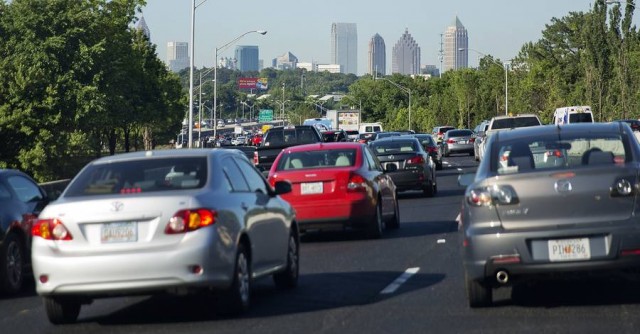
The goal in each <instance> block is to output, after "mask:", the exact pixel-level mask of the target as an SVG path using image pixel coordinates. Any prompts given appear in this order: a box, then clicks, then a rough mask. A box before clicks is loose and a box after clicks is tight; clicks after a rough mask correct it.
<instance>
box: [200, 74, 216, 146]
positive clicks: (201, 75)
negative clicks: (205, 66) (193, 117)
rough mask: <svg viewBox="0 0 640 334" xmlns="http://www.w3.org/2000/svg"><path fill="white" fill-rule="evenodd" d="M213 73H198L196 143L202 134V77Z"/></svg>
mask: <svg viewBox="0 0 640 334" xmlns="http://www.w3.org/2000/svg"><path fill="white" fill-rule="evenodd" d="M212 71H213V68H211V69H209V70H208V71H206V72H204V74H202V71H200V72H199V74H200V84H199V85H198V88H199V94H198V123H199V126H198V143H201V141H200V135H201V133H202V77H203V76H206V75H207V74H209V73H211V72H212Z"/></svg>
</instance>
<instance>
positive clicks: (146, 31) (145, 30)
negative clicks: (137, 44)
mask: <svg viewBox="0 0 640 334" xmlns="http://www.w3.org/2000/svg"><path fill="white" fill-rule="evenodd" d="M136 29H138V30H140V31H142V33H143V34H144V35H145V36H147V39H148V40H151V31H150V30H149V26H147V22H145V20H144V16H141V17H140V21H138V24H137V25H136Z"/></svg>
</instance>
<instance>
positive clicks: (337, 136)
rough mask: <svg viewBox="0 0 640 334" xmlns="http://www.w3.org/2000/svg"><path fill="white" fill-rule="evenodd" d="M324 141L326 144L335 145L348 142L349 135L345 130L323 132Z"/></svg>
mask: <svg viewBox="0 0 640 334" xmlns="http://www.w3.org/2000/svg"><path fill="white" fill-rule="evenodd" d="M321 133H322V141H323V142H325V143H333V142H340V141H347V133H346V132H345V131H344V130H341V129H338V130H326V131H322V132H321Z"/></svg>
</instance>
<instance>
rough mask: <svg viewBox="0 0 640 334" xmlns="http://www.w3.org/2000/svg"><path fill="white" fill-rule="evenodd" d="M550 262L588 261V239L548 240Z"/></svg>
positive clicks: (589, 252)
mask: <svg viewBox="0 0 640 334" xmlns="http://www.w3.org/2000/svg"><path fill="white" fill-rule="evenodd" d="M548 246H549V260H550V261H551V262H560V261H574V260H588V259H590V258H591V249H590V248H589V238H577V239H560V240H549V241H548Z"/></svg>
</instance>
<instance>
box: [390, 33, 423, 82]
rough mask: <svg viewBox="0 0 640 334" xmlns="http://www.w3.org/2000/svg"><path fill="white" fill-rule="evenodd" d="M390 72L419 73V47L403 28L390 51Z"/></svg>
mask: <svg viewBox="0 0 640 334" xmlns="http://www.w3.org/2000/svg"><path fill="white" fill-rule="evenodd" d="M391 73H400V74H406V75H412V74H420V47H419V46H418V43H416V41H415V40H414V39H413V37H412V36H411V34H409V29H405V31H404V34H402V37H400V39H399V40H398V42H397V43H396V45H394V46H393V50H392V52H391Z"/></svg>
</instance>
